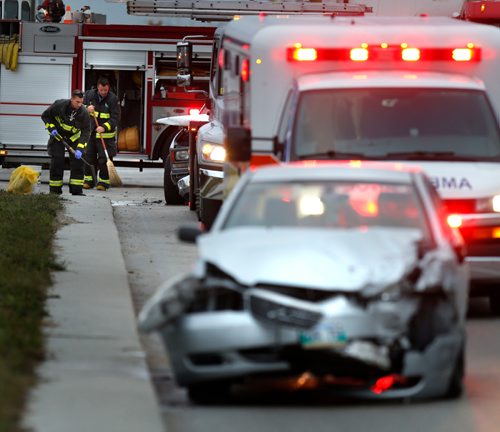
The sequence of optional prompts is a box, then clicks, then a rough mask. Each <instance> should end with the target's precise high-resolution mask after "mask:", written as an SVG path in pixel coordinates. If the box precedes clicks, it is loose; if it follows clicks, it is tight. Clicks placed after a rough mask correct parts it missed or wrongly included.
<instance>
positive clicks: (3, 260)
mask: <svg viewBox="0 0 500 432" xmlns="http://www.w3.org/2000/svg"><path fill="white" fill-rule="evenodd" d="M61 208H62V204H61V201H60V199H59V197H57V196H54V195H43V194H36V195H12V194H7V193H6V192H4V191H0V432H14V431H16V432H17V431H21V430H22V429H21V428H20V425H19V422H20V420H21V416H22V414H23V411H24V406H25V402H26V397H27V395H28V391H29V389H30V387H31V386H32V385H33V384H34V383H35V368H36V366H37V365H38V363H39V362H40V361H41V360H43V358H44V354H45V347H44V337H43V329H42V326H41V322H42V320H43V318H44V317H45V316H46V311H45V299H46V293H47V288H48V287H49V286H50V284H51V277H50V271H51V270H54V269H60V266H58V265H57V263H56V262H55V258H54V255H53V252H52V241H53V238H54V234H55V231H56V229H57V225H56V218H57V214H58V212H59V211H60V210H61Z"/></svg>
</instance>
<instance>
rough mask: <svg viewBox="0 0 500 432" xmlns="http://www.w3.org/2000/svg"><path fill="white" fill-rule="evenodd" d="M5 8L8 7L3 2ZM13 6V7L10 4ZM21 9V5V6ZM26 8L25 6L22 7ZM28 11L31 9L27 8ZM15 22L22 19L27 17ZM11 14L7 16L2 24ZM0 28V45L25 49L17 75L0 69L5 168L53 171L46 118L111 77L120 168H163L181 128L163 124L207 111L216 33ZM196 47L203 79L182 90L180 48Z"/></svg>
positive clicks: (30, 25)
mask: <svg viewBox="0 0 500 432" xmlns="http://www.w3.org/2000/svg"><path fill="white" fill-rule="evenodd" d="M2 3H3V2H2ZM7 3H9V4H11V3H12V2H7ZM14 3H15V2H14ZM19 3H21V2H19ZM22 3H23V5H22V8H24V7H25V6H26V5H27V4H28V2H26V1H25V2H22ZM19 8H20V12H19V13H15V9H14V10H13V11H11V12H14V13H13V15H11V16H14V17H16V18H17V17H20V16H21V15H22V14H23V13H25V12H23V11H24V9H22V8H21V5H20V6H19ZM6 12H9V9H5V8H4V9H2V13H4V15H3V16H5V13H6ZM31 15H32V13H31V14H30V13H26V16H24V15H23V16H22V17H23V20H18V19H2V20H0V36H1V38H0V41H2V40H3V41H9V40H16V41H17V42H18V47H19V51H18V59H17V65H16V67H15V70H12V69H14V68H9V67H8V65H6V64H2V66H1V69H0V163H1V164H2V165H3V166H11V165H18V164H21V163H38V164H40V163H41V164H46V163H48V159H47V153H46V144H47V139H48V135H47V133H46V131H45V129H44V125H43V122H42V121H41V119H40V114H41V113H42V112H43V111H44V110H45V109H46V108H47V106H49V105H50V104H51V103H53V102H54V101H55V100H56V99H62V98H68V97H69V94H70V92H71V90H72V89H75V88H80V89H83V90H88V89H90V88H92V86H95V85H96V81H97V79H98V77H99V76H101V75H104V76H106V77H108V79H109V80H110V82H111V90H112V91H113V92H114V93H115V94H116V95H117V96H118V99H119V101H120V106H121V120H120V124H119V127H118V130H119V134H118V150H119V151H118V155H117V156H116V157H115V158H114V164H115V165H117V166H134V167H138V168H140V169H142V168H145V167H152V166H162V164H163V162H162V161H161V159H164V160H165V161H168V157H166V155H168V152H169V146H170V142H171V141H172V138H173V136H175V134H176V133H177V132H178V130H179V128H178V127H177V128H176V127H173V128H169V127H167V126H165V125H164V124H161V123H158V122H157V120H158V119H160V118H165V117H169V116H177V115H183V114H188V113H189V112H190V110H200V109H201V108H202V106H203V105H204V104H205V101H206V98H207V94H208V93H207V91H208V82H209V74H210V59H211V51H212V37H213V32H214V28H213V27H209V26H201V25H199V26H191V27H187V26H184V27H176V26H154V25H151V26H150V25H106V24H97V23H66V24H65V23H37V22H32V20H31V21H30V20H29V18H30V16H31ZM182 39H189V40H190V42H191V44H192V48H193V64H192V67H193V70H194V71H195V74H196V79H195V80H194V81H193V82H191V83H190V85H189V86H183V87H181V86H178V85H177V59H176V44H177V42H178V41H179V40H182Z"/></svg>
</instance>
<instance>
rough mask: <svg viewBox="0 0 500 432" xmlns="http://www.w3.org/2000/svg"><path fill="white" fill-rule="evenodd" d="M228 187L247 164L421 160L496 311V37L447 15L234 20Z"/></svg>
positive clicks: (225, 46)
mask: <svg viewBox="0 0 500 432" xmlns="http://www.w3.org/2000/svg"><path fill="white" fill-rule="evenodd" d="M219 62H220V65H221V68H222V69H223V70H224V75H223V85H222V93H223V95H224V105H223V110H224V112H223V113H222V116H221V117H222V123H223V127H224V132H225V138H226V151H227V161H226V164H225V167H224V184H225V188H226V189H229V188H230V187H231V185H232V184H234V181H235V180H236V179H237V177H238V175H239V174H240V173H241V171H242V170H243V169H245V167H247V166H248V165H249V164H253V165H256V164H261V163H273V162H274V163H278V162H289V161H295V160H318V159H343V160H345V159H349V160H360V161H362V160H391V161H401V162H405V163H410V164H415V165H419V166H421V167H423V168H424V169H425V170H426V172H427V174H428V175H429V177H430V178H431V180H432V183H433V184H434V186H435V187H436V189H437V191H438V192H439V193H440V195H441V197H442V198H444V200H445V202H446V204H447V212H448V214H449V218H448V220H449V222H450V223H451V224H453V225H454V226H456V227H458V228H459V229H460V231H461V233H462V235H463V237H464V239H465V241H466V243H467V246H468V256H467V260H468V261H469V262H470V266H471V277H472V294H473V295H474V294H476V295H486V296H488V297H489V298H490V305H491V310H492V312H493V313H494V314H496V315H499V314H500V130H499V117H498V113H499V112H500V79H499V71H500V34H499V32H498V29H497V28H495V27H494V26H487V25H482V24H475V23H470V22H464V21H460V20H456V19H451V18H443V17H427V16H420V17H335V18H331V17H263V16H261V17H242V18H241V19H240V20H238V21H234V22H231V23H229V24H228V25H227V27H226V29H225V32H224V39H223V43H222V48H221V54H220V56H219Z"/></svg>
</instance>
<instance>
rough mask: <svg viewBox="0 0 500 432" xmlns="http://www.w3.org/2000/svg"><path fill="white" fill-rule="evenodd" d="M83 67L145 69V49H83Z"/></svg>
mask: <svg viewBox="0 0 500 432" xmlns="http://www.w3.org/2000/svg"><path fill="white" fill-rule="evenodd" d="M84 64H85V69H113V70H146V65H147V57H146V52H145V51H129V50H127V51H125V50H113V49H109V50H108V49H88V50H85V63H84Z"/></svg>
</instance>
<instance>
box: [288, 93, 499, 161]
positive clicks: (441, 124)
mask: <svg viewBox="0 0 500 432" xmlns="http://www.w3.org/2000/svg"><path fill="white" fill-rule="evenodd" d="M293 140H294V149H295V152H296V156H298V157H299V158H300V157H303V158H306V157H310V156H321V155H323V154H324V155H325V157H328V158H332V157H333V158H335V157H337V158H345V157H359V158H368V159H370V158H371V159H395V160H396V159H398V160H399V159H402V160H405V159H407V158H409V159H412V160H434V159H436V158H438V159H439V160H447V161H492V160H494V161H498V160H500V130H499V127H498V123H497V119H496V116H495V113H494V110H493V109H492V106H491V104H490V103H489V101H488V99H487V96H486V94H485V93H484V92H483V91H475V90H465V89H463V90H462V89H441V88H377V89H373V88H360V89H346V90H339V89H332V90H321V91H319V90H316V91H304V92H302V93H301V94H300V97H299V100H298V105H297V115H296V119H295V120H294V131H293ZM348 154H349V155H350V156H348Z"/></svg>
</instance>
